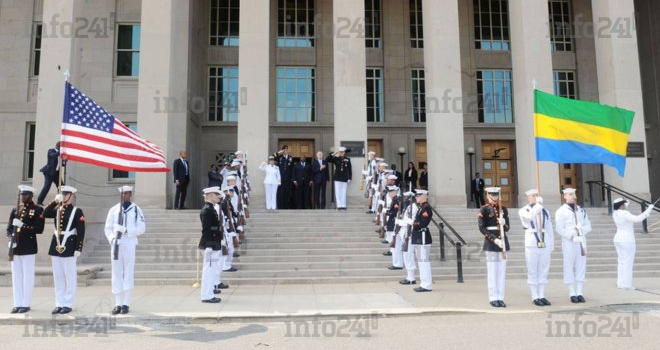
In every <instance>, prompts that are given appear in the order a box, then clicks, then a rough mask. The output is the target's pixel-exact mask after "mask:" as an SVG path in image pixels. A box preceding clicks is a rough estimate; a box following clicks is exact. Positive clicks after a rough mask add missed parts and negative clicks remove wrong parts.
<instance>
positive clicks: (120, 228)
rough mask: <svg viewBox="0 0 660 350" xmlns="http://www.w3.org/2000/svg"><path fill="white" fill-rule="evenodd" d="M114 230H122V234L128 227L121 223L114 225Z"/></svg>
mask: <svg viewBox="0 0 660 350" xmlns="http://www.w3.org/2000/svg"><path fill="white" fill-rule="evenodd" d="M112 230H113V231H115V232H121V233H122V234H124V233H126V227H124V226H122V225H119V224H114V225H112Z"/></svg>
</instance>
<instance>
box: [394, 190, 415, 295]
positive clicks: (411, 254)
mask: <svg viewBox="0 0 660 350" xmlns="http://www.w3.org/2000/svg"><path fill="white" fill-rule="evenodd" d="M403 196H404V198H405V199H404V201H405V203H408V204H407V205H406V206H404V209H403V210H404V213H403V217H402V218H401V219H400V222H399V226H400V227H401V228H400V229H399V231H400V233H399V235H400V236H401V237H403V241H402V242H406V241H408V244H407V245H406V247H407V248H408V249H406V251H405V252H403V265H404V266H405V268H406V278H405V279H402V280H400V281H399V283H401V284H415V283H417V282H415V270H417V264H416V263H415V250H414V249H413V246H412V234H411V232H412V224H413V222H414V218H415V217H416V216H417V208H418V206H417V203H415V193H414V192H412V191H408V192H406V193H404V194H403ZM397 239H399V238H398V237H397ZM402 249H403V248H402Z"/></svg>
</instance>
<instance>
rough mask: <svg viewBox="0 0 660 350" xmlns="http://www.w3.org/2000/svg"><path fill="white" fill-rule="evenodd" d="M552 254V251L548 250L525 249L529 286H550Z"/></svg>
mask: <svg viewBox="0 0 660 350" xmlns="http://www.w3.org/2000/svg"><path fill="white" fill-rule="evenodd" d="M551 253H552V251H550V250H549V249H548V248H537V247H525V262H526V263H527V284H531V285H539V284H548V273H549V272H550V255H551Z"/></svg>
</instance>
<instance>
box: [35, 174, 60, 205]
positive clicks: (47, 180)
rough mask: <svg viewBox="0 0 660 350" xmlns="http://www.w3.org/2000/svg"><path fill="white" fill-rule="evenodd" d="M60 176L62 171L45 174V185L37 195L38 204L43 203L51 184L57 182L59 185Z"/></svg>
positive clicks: (56, 184)
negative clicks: (51, 174)
mask: <svg viewBox="0 0 660 350" xmlns="http://www.w3.org/2000/svg"><path fill="white" fill-rule="evenodd" d="M59 177H60V172H59V171H58V172H56V173H55V175H53V176H50V175H46V174H44V187H42V188H41V192H39V197H37V204H43V203H44V200H45V199H46V195H48V191H50V185H52V184H55V186H56V187H57V186H59V185H60V184H59V181H58V178H59Z"/></svg>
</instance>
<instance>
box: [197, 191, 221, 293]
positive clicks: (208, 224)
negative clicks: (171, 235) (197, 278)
mask: <svg viewBox="0 0 660 350" xmlns="http://www.w3.org/2000/svg"><path fill="white" fill-rule="evenodd" d="M203 192H204V201H205V203H204V207H203V208H202V210H201V211H200V213H199V219H200V220H201V221H202V237H201V238H200V239H199V245H198V248H199V249H200V250H202V251H203V255H204V267H203V268H202V286H201V288H200V293H201V298H202V303H219V302H220V301H221V299H220V298H217V297H216V296H214V295H213V294H214V292H215V291H214V289H215V287H214V283H215V282H217V279H218V276H219V275H220V261H221V254H222V250H223V249H225V246H226V244H225V241H224V239H223V233H222V226H221V225H222V223H221V221H220V218H219V217H218V212H217V211H216V208H215V206H216V204H217V203H218V202H219V201H220V195H221V191H220V188H219V187H209V188H205V189H204V190H203Z"/></svg>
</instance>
